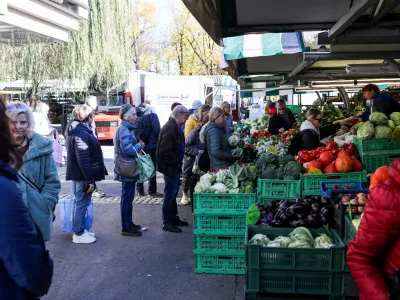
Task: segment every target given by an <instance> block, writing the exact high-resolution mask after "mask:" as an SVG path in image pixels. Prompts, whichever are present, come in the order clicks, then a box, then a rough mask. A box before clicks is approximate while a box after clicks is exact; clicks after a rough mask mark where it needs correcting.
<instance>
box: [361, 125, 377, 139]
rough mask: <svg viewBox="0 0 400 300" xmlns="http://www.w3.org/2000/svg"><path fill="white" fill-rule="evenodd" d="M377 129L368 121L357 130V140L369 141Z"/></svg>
mask: <svg viewBox="0 0 400 300" xmlns="http://www.w3.org/2000/svg"><path fill="white" fill-rule="evenodd" d="M374 134H375V128H374V125H373V124H372V123H371V122H370V121H367V122H365V123H364V124H363V125H362V126H361V127H360V128H359V129H358V130H357V138H359V139H360V140H367V139H370V138H372V137H373V136H374Z"/></svg>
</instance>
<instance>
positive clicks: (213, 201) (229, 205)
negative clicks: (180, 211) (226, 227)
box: [194, 193, 257, 211]
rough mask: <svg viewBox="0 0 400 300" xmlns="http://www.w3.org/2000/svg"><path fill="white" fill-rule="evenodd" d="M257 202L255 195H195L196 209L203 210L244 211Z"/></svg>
mask: <svg viewBox="0 0 400 300" xmlns="http://www.w3.org/2000/svg"><path fill="white" fill-rule="evenodd" d="M256 202H257V195H256V194H255V193H254V194H228V193H224V194H211V193H194V209H196V210H197V209H202V210H243V211H247V210H248V209H249V207H250V206H251V205H252V204H254V203H256Z"/></svg>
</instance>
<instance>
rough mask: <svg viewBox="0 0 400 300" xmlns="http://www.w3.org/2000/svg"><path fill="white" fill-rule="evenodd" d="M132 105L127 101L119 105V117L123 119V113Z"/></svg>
mask: <svg viewBox="0 0 400 300" xmlns="http://www.w3.org/2000/svg"><path fill="white" fill-rule="evenodd" d="M132 107H133V106H132V105H131V104H129V103H127V104H124V105H122V106H121V109H120V110H119V118H120V119H121V120H123V119H124V115H125V114H126V113H127V112H128V111H129V110H130V109H131V108H132Z"/></svg>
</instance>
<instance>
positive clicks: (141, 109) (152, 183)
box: [134, 103, 163, 197]
mask: <svg viewBox="0 0 400 300" xmlns="http://www.w3.org/2000/svg"><path fill="white" fill-rule="evenodd" d="M136 114H137V117H138V119H137V120H136V124H135V130H134V132H135V134H136V136H137V137H138V138H139V140H141V141H142V142H144V143H145V145H146V146H145V148H144V151H145V152H146V153H148V154H149V155H150V156H151V160H152V161H153V163H154V165H156V149H157V140H158V135H159V134H160V130H161V129H160V121H159V119H158V116H157V115H156V114H155V113H154V112H153V111H152V109H151V107H150V106H148V105H147V104H144V103H142V104H140V105H139V106H138V107H137V108H136ZM137 189H138V193H139V195H140V196H142V197H143V196H145V193H144V186H143V183H138V184H137ZM148 193H149V196H152V197H162V196H163V194H161V193H157V179H156V176H154V177H152V178H151V179H150V180H149V190H148Z"/></svg>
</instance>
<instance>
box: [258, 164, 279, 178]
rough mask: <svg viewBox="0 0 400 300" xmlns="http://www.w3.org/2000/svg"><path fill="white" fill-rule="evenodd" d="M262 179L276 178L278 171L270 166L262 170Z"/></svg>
mask: <svg viewBox="0 0 400 300" xmlns="http://www.w3.org/2000/svg"><path fill="white" fill-rule="evenodd" d="M260 177H261V179H276V172H275V170H274V169H273V168H271V167H270V166H268V167H267V168H266V169H265V170H264V171H262V172H261V176H260Z"/></svg>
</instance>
